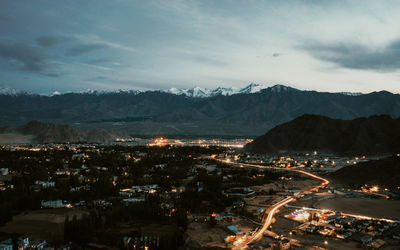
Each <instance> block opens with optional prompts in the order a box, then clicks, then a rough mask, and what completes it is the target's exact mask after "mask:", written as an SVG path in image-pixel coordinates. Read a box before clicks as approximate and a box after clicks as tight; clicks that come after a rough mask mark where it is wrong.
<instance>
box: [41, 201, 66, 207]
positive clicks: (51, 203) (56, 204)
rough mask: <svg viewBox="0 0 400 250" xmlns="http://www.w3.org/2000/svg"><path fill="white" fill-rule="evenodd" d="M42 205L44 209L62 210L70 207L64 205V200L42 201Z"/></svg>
mask: <svg viewBox="0 0 400 250" xmlns="http://www.w3.org/2000/svg"><path fill="white" fill-rule="evenodd" d="M41 204H42V207H44V208H61V207H67V206H68V204H64V203H63V201H62V200H53V201H42V203H41Z"/></svg>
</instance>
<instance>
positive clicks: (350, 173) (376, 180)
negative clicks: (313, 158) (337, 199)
mask: <svg viewBox="0 0 400 250" xmlns="http://www.w3.org/2000/svg"><path fill="white" fill-rule="evenodd" d="M329 178H330V179H332V180H333V181H334V183H340V184H345V185H357V186H359V185H364V184H371V185H383V186H389V187H393V188H397V187H398V186H399V185H400V182H399V180H400V157H398V156H391V157H388V158H384V159H380V160H371V161H368V162H361V163H358V164H356V165H351V166H347V167H344V168H341V169H339V170H338V171H336V172H334V173H332V174H331V175H330V176H329Z"/></svg>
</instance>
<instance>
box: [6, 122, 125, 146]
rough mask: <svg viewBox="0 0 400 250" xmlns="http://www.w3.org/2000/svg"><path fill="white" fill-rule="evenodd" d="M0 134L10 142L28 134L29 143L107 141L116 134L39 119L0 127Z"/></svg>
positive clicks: (112, 139)
mask: <svg viewBox="0 0 400 250" xmlns="http://www.w3.org/2000/svg"><path fill="white" fill-rule="evenodd" d="M0 134H1V135H7V138H9V140H10V142H13V139H14V136H15V138H19V137H20V136H21V135H22V136H28V137H25V138H28V139H29V142H31V143H57V142H62V143H65V142H88V143H109V142H113V141H115V139H116V137H117V136H118V134H117V133H115V132H110V131H107V130H105V129H99V128H98V129H89V130H81V129H76V128H73V127H71V126H68V125H62V124H57V123H43V122H39V121H31V122H29V123H27V124H25V125H22V126H17V127H4V128H0ZM27 142H28V141H27Z"/></svg>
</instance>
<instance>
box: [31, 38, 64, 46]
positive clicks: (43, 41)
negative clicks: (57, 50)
mask: <svg viewBox="0 0 400 250" xmlns="http://www.w3.org/2000/svg"><path fill="white" fill-rule="evenodd" d="M63 41H65V38H60V37H55V36H40V37H37V38H36V42H37V43H38V44H39V45H40V46H42V47H52V46H54V45H57V44H59V43H61V42H63Z"/></svg>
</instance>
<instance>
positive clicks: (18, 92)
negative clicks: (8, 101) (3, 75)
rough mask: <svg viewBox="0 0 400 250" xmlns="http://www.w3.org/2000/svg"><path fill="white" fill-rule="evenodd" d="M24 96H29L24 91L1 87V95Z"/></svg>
mask: <svg viewBox="0 0 400 250" xmlns="http://www.w3.org/2000/svg"><path fill="white" fill-rule="evenodd" d="M23 94H27V93H26V92H24V91H22V90H18V89H15V88H10V87H1V86H0V95H23Z"/></svg>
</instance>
